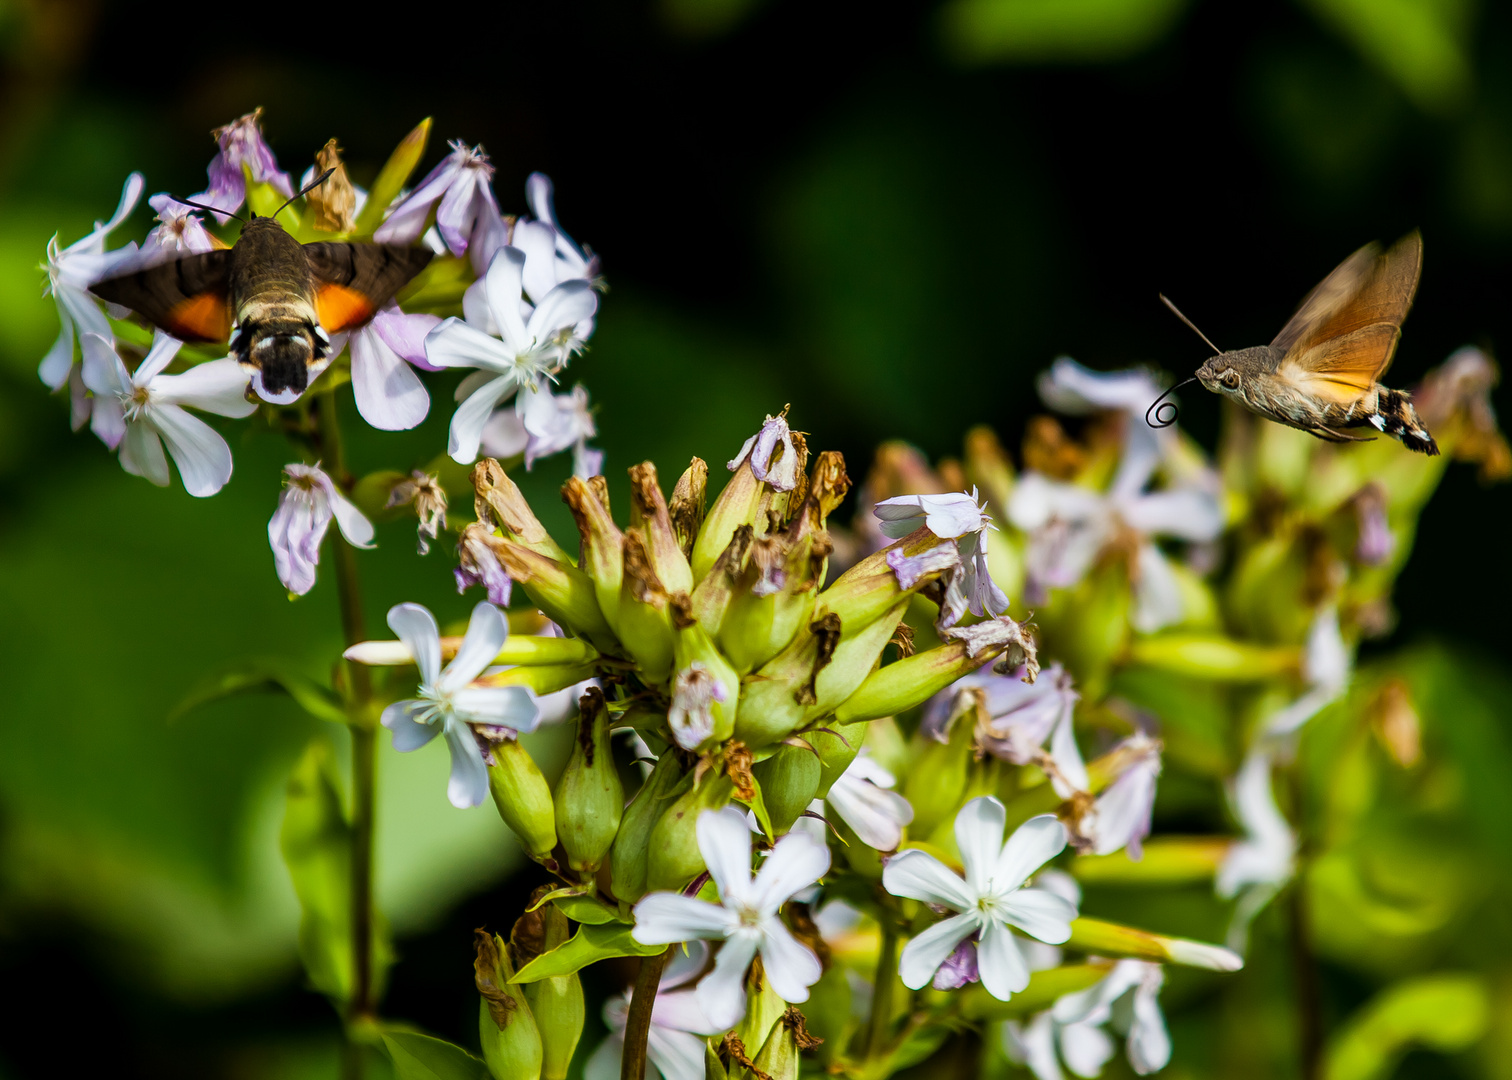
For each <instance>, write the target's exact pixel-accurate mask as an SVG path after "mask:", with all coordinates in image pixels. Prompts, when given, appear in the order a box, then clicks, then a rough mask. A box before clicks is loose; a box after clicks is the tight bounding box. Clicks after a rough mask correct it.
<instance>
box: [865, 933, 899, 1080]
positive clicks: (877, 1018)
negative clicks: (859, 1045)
mask: <svg viewBox="0 0 1512 1080" xmlns="http://www.w3.org/2000/svg"><path fill="white" fill-rule="evenodd" d="M897 982H898V927H897V925H896V924H895V923H894V921H893V918H892V915H891V913H884V915H883V917H882V944H881V947H880V948H879V949H878V950H877V974H876V978H875V979H874V980H873V986H872V1002H871V1021H870V1023H869V1024H868V1025H867V1028H866V1061H867V1063H868V1064H874V1063H876V1062H877V1061H880V1060H881V1058H882V1055H883V1054H884V1053H885V1052H886V1050H887V1034H888V1028H890V1027H891V1026H892V1012H893V1001H892V998H893V987H894V986H895V985H896V984H897Z"/></svg>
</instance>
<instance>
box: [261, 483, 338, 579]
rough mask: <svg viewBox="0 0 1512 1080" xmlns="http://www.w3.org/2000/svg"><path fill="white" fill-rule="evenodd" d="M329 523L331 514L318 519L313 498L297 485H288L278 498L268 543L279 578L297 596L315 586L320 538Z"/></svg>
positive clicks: (269, 529)
mask: <svg viewBox="0 0 1512 1080" xmlns="http://www.w3.org/2000/svg"><path fill="white" fill-rule="evenodd" d="M329 524H330V517H329V516H328V515H327V516H326V517H324V518H322V519H317V518H316V515H315V507H314V503H313V501H312V500H311V499H310V498H308V497H306V496H303V495H302V493H300V492H298V491H296V490H294V489H286V490H285V492H284V494H283V496H282V497H281V498H280V499H279V500H278V509H276V510H275V511H274V512H273V517H272V519H271V520H269V522H268V543H269V544H270V545H271V546H272V548H273V566H274V568H275V569H276V570H277V571H278V580H279V581H281V582H283V585H284V588H286V589H288V590H289V592H291V593H293V594H294V595H296V596H303V595H304V594H305V593H307V592H309V591H310V590H311V589H312V588H314V587H315V567H316V564H317V563H318V562H319V560H320V542H321V540H322V539H324V537H325V532H326V527H327V526H328V525H329Z"/></svg>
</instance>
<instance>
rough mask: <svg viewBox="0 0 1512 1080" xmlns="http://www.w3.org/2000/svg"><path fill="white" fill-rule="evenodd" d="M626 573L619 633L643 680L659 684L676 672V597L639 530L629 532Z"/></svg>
mask: <svg viewBox="0 0 1512 1080" xmlns="http://www.w3.org/2000/svg"><path fill="white" fill-rule="evenodd" d="M624 552H625V574H624V582H623V584H622V585H621V588H620V597H619V632H620V639H621V640H622V641H623V642H624V643H625V649H626V650H627V651H628V652H629V653H630V655H631V656H632V657H634V659H635V662H636V664H637V665H639V667H640V675H641V679H642V680H643V681H645V682H647V683H649V684H652V685H658V684H661V683H664V682H666V681H667V678H668V677H669V676H670V675H671V673H672V640H673V627H672V611H671V601H672V595H671V594H670V593H669V592H668V591H667V589H666V587H665V585H663V583H662V580H661V578H660V577H658V576H657V574H656V571H655V569H654V568H653V567H652V565H651V555H650V548H649V545H648V543H647V541H646V538H645V536H644V534H643V533H642V532H641V531H640V530H639V529H629V530H627V531H626V532H625V547H624Z"/></svg>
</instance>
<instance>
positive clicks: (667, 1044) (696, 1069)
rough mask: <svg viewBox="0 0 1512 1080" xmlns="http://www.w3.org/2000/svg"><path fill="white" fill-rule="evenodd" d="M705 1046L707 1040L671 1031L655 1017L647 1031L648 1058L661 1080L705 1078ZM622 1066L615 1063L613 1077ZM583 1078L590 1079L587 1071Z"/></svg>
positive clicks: (701, 1079)
mask: <svg viewBox="0 0 1512 1080" xmlns="http://www.w3.org/2000/svg"><path fill="white" fill-rule="evenodd" d="M621 1046H623V1043H622V1044H621ZM705 1047H706V1044H705V1042H704V1040H703V1039H701V1038H699V1037H698V1036H697V1035H690V1034H688V1033H687V1032H686V1031H670V1030H668V1029H667V1028H664V1027H662V1026H661V1025H659V1024H657V1023H656V1021H655V1019H654V1018H653V1019H652V1021H651V1029H650V1030H649V1031H647V1032H646V1060H647V1061H649V1062H650V1063H651V1064H652V1065H653V1066H655V1067H656V1071H657V1072H659V1073H661V1075H662V1080H704V1058H705V1056H706V1049H705ZM620 1068H621V1065H620V1063H618V1062H616V1064H615V1072H614V1076H616V1077H618V1076H619V1075H620V1072H619V1070H620ZM583 1080H588V1076H587V1073H586V1072H585V1073H584V1075H583Z"/></svg>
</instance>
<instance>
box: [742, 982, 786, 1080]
mask: <svg viewBox="0 0 1512 1080" xmlns="http://www.w3.org/2000/svg"><path fill="white" fill-rule="evenodd" d="M745 983H746V1014H745V1016H743V1017H742V1018H741V1020H740V1023H738V1024H736V1025H735V1027H734V1029H733V1030H732V1031H731V1034H733V1035H734V1036H735V1038H737V1039H739V1040H740V1041H741V1043H742V1044H743V1045H744V1046H745V1047H746V1051H745V1052H746V1053H747V1054H749V1053H753V1052H757V1053H759V1052H760V1048H761V1047H762V1046H764V1045H766V1041H767V1039H769V1038H770V1037H771V1034H772V1032H773V1030H775V1029H776V1027H777V1026H778V1024H779V1023H780V1022H781V1021H782V1014H783V1013H784V1012H786V1011H787V1007H788V1005H787V1002H786V1001H783V1000H782V998H781V997H779V996H778V995H777V991H775V990H773V989H772V984H771V983H770V982H769V981H767V978H766V976H765V974H764V973H763V972H762V970H761V968H760V967H752V968H751V970H750V972H748V973H747V974H746V979H745ZM732 1064H733V1063H732ZM730 1071H731V1073H732V1074H733V1075H735V1076H741V1073H739V1072H737V1071H736V1070H734V1069H731V1070H730ZM746 1075H749V1074H746Z"/></svg>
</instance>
